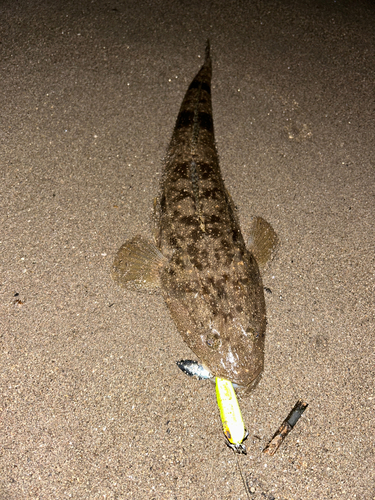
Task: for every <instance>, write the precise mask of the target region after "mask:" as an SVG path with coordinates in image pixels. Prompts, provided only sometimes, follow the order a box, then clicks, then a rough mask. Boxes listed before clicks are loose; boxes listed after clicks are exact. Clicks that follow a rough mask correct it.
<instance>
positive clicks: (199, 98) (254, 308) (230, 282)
mask: <svg viewBox="0 0 375 500" xmlns="http://www.w3.org/2000/svg"><path fill="white" fill-rule="evenodd" d="M211 73H212V64H211V57H210V53H209V45H207V49H206V57H205V61H204V64H203V66H202V67H201V69H200V71H199V72H198V74H197V75H196V76H195V78H194V79H193V81H192V82H191V84H190V86H189V88H188V90H187V92H186V95H185V97H184V99H183V102H182V105H181V108H180V111H179V114H178V117H177V121H176V125H175V128H174V132H173V135H172V139H171V142H170V145H169V148H168V151H167V155H166V157H165V160H164V173H163V178H162V181H161V189H160V195H159V198H158V199H157V201H156V203H155V211H154V216H153V235H154V242H153V243H148V242H145V241H144V240H143V239H142V238H139V237H136V238H134V239H133V240H131V241H129V242H126V243H125V244H124V245H123V247H121V248H120V250H119V252H118V254H117V257H116V259H115V263H114V267H113V272H112V276H113V278H114V279H115V281H117V282H118V283H119V284H121V285H122V286H128V285H132V284H133V285H134V284H135V285H137V286H138V287H143V286H145V287H146V288H149V289H150V288H155V287H158V288H160V290H161V293H162V295H163V297H164V300H165V302H166V304H167V306H168V308H169V311H170V314H171V316H172V318H173V320H174V322H175V323H176V326H177V328H178V330H179V332H180V334H181V336H182V338H183V340H184V341H185V342H186V344H187V345H188V346H189V347H190V349H191V350H192V351H193V352H194V353H195V355H196V356H197V357H198V358H199V360H200V361H201V362H202V363H203V364H204V365H205V367H206V368H207V369H208V370H209V372H210V373H211V374H212V375H213V376H215V377H221V378H223V379H226V380H229V381H231V382H233V383H234V384H237V385H238V386H241V387H246V388H248V389H249V388H252V387H253V386H254V385H255V384H256V382H257V381H258V380H259V377H260V375H261V373H262V371H263V364H264V341H265V331H266V308H265V300H264V293H263V284H262V278H261V274H260V271H259V267H258V264H257V261H256V258H255V257H254V254H256V251H254V252H251V251H250V250H249V249H248V248H246V245H245V241H244V238H243V236H242V233H241V229H240V226H239V222H238V217H237V214H236V209H235V207H234V204H233V202H232V199H231V197H230V195H229V193H228V191H227V190H226V188H225V185H224V181H223V178H222V176H221V172H220V167H219V159H218V154H217V149H216V144H215V138H214V127H213V117H212V104H211ZM262 220H263V219H262ZM266 224H267V223H266ZM267 231H271V233H272V231H273V230H272V228H270V226H269V225H268V226H267ZM262 234H264V231H263V229H262ZM258 236H259V235H258ZM272 237H274V236H273V235H272ZM268 239H269V238H268ZM271 239H272V238H271ZM261 240H262V238H258V239H257V241H261ZM272 244H274V243H272ZM132 245H133V246H132ZM148 246H149V248H148ZM268 246H269V244H268ZM253 247H254V249H255V247H256V244H253Z"/></svg>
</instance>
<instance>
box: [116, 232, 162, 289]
mask: <svg viewBox="0 0 375 500" xmlns="http://www.w3.org/2000/svg"><path fill="white" fill-rule="evenodd" d="M167 263H168V260H167V258H166V257H164V255H163V254H162V253H161V252H160V250H159V249H158V248H156V246H155V245H154V244H153V243H151V242H150V241H148V240H146V239H144V238H142V237H141V236H135V237H134V238H132V239H131V240H128V241H126V242H125V243H124V244H123V245H122V247H121V248H120V249H119V251H118V252H117V255H116V257H115V260H114V262H113V266H112V271H111V276H112V279H113V281H115V282H116V283H117V284H118V285H120V286H121V287H123V288H136V289H138V290H142V289H143V290H148V291H153V290H157V289H158V288H159V287H160V272H161V270H162V269H163V267H164V266H165V265H166V264H167Z"/></svg>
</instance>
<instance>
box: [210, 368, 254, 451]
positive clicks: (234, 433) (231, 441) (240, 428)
mask: <svg viewBox="0 0 375 500" xmlns="http://www.w3.org/2000/svg"><path fill="white" fill-rule="evenodd" d="M216 398H217V404H218V406H219V410H220V417H221V421H222V424H223V431H224V435H225V437H226V438H227V445H228V446H229V447H230V448H232V449H233V450H234V451H236V452H237V453H245V454H246V447H245V445H244V444H243V441H244V440H245V439H246V438H247V436H248V432H247V431H246V429H245V424H244V422H243V418H242V414H241V410H240V407H239V404H238V400H237V396H236V393H235V392H234V388H233V384H232V382H229V380H225V379H223V378H219V377H216Z"/></svg>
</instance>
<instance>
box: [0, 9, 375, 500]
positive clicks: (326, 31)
mask: <svg viewBox="0 0 375 500" xmlns="http://www.w3.org/2000/svg"><path fill="white" fill-rule="evenodd" d="M0 9H1V21H0V26H1V32H0V42H1V44H0V52H1V59H0V63H1V93H0V96H1V97H0V99H1V102H0V104H1V130H0V141H1V155H0V172H1V183H0V202H1V212H0V220H1V228H0V241H1V261H0V264H1V288H0V293H1V295H0V307H1V317H0V343H1V362H0V391H1V400H0V408H1V421H0V423H1V427H0V450H1V453H0V455H1V457H0V470H1V474H0V499H1V500H20V499H41V500H42V499H45V500H52V499H67V498H73V499H95V500H96V499H128V498H131V499H141V500H142V499H168V500H169V499H178V500H179V499H181V500H182V499H184V500H186V499H231V500H232V499H233V500H234V499H236V500H237V499H246V498H247V497H246V492H245V489H244V486H243V483H242V481H241V476H240V474H239V471H238V469H237V466H236V459H235V456H234V454H233V452H232V451H231V450H230V449H229V448H227V447H226V445H225V442H224V438H223V434H222V431H221V422H220V417H219V412H218V409H217V404H216V400H215V391H214V387H213V385H212V384H211V383H210V382H208V381H201V382H200V381H196V380H193V379H191V378H188V377H187V376H186V375H184V374H183V373H182V372H180V371H179V370H178V368H177V366H176V361H177V360H179V359H182V358H193V359H194V356H193V355H192V353H191V352H190V351H189V349H188V348H187V346H186V345H185V344H184V343H183V342H182V340H181V338H180V336H179V333H178V331H177V330H176V327H175V326H174V324H173V322H172V321H171V319H170V317H169V315H168V311H167V308H166V306H165V304H164V302H163V300H162V298H161V297H160V296H159V295H148V294H142V293H134V292H130V291H124V290H121V289H120V288H117V286H116V285H115V284H114V283H113V282H112V281H111V278H110V267H111V263H112V261H113V257H114V255H115V253H116V251H117V249H118V247H119V246H120V245H121V244H122V243H123V242H124V241H125V240H126V239H127V238H130V237H132V236H135V235H136V234H141V235H143V236H145V237H149V236H150V235H151V232H150V215H151V210H152V205H153V199H154V198H155V196H157V193H158V185H159V181H160V177H161V171H162V170H161V166H162V159H163V155H164V154H165V151H166V148H167V145H168V142H169V140H170V137H171V134H172V130H173V126H174V122H175V119H176V117H177V112H178V109H179V106H180V103H181V101H182V98H183V95H184V93H185V91H186V89H187V86H188V84H189V83H190V81H191V79H192V78H193V76H194V75H195V73H196V72H197V71H198V69H199V67H200V65H201V63H202V58H203V55H204V47H205V41H206V38H208V37H209V38H210V40H211V46H212V58H213V90H212V96H213V108H214V124H215V134H216V140H217V146H218V151H219V155H220V161H221V168H222V172H223V176H224V178H225V182H226V186H227V188H228V190H229V192H230V193H231V195H232V198H233V199H234V201H235V203H236V205H237V206H238V211H239V217H240V220H241V225H242V228H243V232H244V234H245V236H246V234H247V233H246V231H247V228H249V227H250V223H251V217H252V216H253V215H260V216H262V217H264V218H265V219H266V220H268V221H269V222H271V223H272V225H273V227H274V228H275V230H276V231H277V233H278V235H279V237H280V240H281V246H280V249H279V252H278V254H277V256H276V258H275V260H274V262H273V263H272V265H271V266H270V268H269V269H268V271H267V272H266V273H265V275H264V285H265V286H266V287H267V288H269V290H270V292H267V293H266V301H267V311H268V328H267V341H266V352H265V354H266V361H265V371H264V376H263V379H262V381H261V383H260V384H259V386H258V387H257V389H256V390H255V391H254V392H253V393H252V394H250V395H249V396H246V397H243V398H242V399H241V401H240V405H241V409H242V414H243V417H244V420H245V423H246V426H247V428H248V430H249V438H248V440H247V448H248V455H247V456H242V457H240V463H241V466H242V468H243V473H244V476H245V478H246V481H247V483H248V486H249V489H251V493H250V495H251V498H252V499H254V500H258V499H259V500H264V499H266V500H271V499H275V500H297V499H306V500H310V499H314V500H315V499H340V500H341V499H355V498H356V499H361V500H362V499H365V500H367V499H374V498H375V487H374V469H375V459H374V442H373V436H374V433H375V425H374V420H375V417H374V402H375V399H374V398H375V394H374V357H373V356H374V350H373V349H374V341H373V339H374V240H375V235H374V208H375V206H374V205H375V197H374V195H375V183H374V160H373V158H374V156H373V155H374V146H375V133H374V110H375V106H374V104H375V99H374V96H375V94H374V70H375V59H374V56H375V43H374V42H375V30H374V26H375V7H374V3H373V2H370V1H365V0H353V1H351V0H337V1H333V0H330V1H328V0H327V1H323V0H322V1H318V0H306V1H301V2H298V1H297V0H287V1H277V0H270V1H268V2H267V1H265V0H264V1H262V0H259V1H254V2H245V1H235V0H228V1H219V0H213V1H211V2H201V1H195V0H191V1H189V2H178V1H177V0H174V1H173V0H163V1H159V2H144V1H143V0H138V1H126V2H125V1H120V0H111V1H110V0H107V1H102V2H100V1H97V0H94V1H88V0H87V1H85V0H78V1H75V2H72V1H70V0H68V1H64V2H57V1H51V2H47V1H44V0H41V1H29V2H26V1H24V0H21V1H19V2H14V1H9V0H4V1H3V2H2V4H1V7H0ZM299 398H302V399H304V400H305V401H306V402H307V403H308V404H309V406H308V408H307V410H306V411H305V413H304V415H303V416H302V418H301V419H300V421H299V422H298V423H297V425H296V426H295V428H294V429H293V431H292V432H291V433H290V435H289V436H288V437H287V438H286V440H285V441H284V443H283V444H282V446H281V447H280V448H279V450H278V451H277V453H276V454H275V455H274V456H273V457H270V456H267V455H264V454H263V453H262V449H263V448H264V446H265V445H266V444H267V442H268V441H269V439H270V438H271V437H272V435H273V433H274V432H275V431H276V429H277V427H278V426H279V424H280V423H281V422H282V420H283V419H284V418H285V417H286V416H287V415H288V413H289V411H290V410H291V408H292V407H293V405H294V404H295V402H296V401H297V399H299Z"/></svg>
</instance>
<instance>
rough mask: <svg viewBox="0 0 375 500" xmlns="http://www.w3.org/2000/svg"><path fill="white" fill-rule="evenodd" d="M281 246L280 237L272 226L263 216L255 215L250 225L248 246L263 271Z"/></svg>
mask: <svg viewBox="0 0 375 500" xmlns="http://www.w3.org/2000/svg"><path fill="white" fill-rule="evenodd" d="M278 246H279V238H278V236H277V234H276V232H275V230H274V229H273V227H272V226H271V224H269V223H268V222H267V221H266V220H264V219H263V218H262V217H253V220H252V222H251V227H250V237H249V239H248V248H249V250H250V252H251V253H252V254H253V255H254V257H255V259H256V261H257V263H258V266H259V268H260V270H261V271H264V270H265V269H266V267H267V264H268V263H269V262H270V261H271V260H272V259H273V257H274V256H275V253H276V251H277V248H278Z"/></svg>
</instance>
